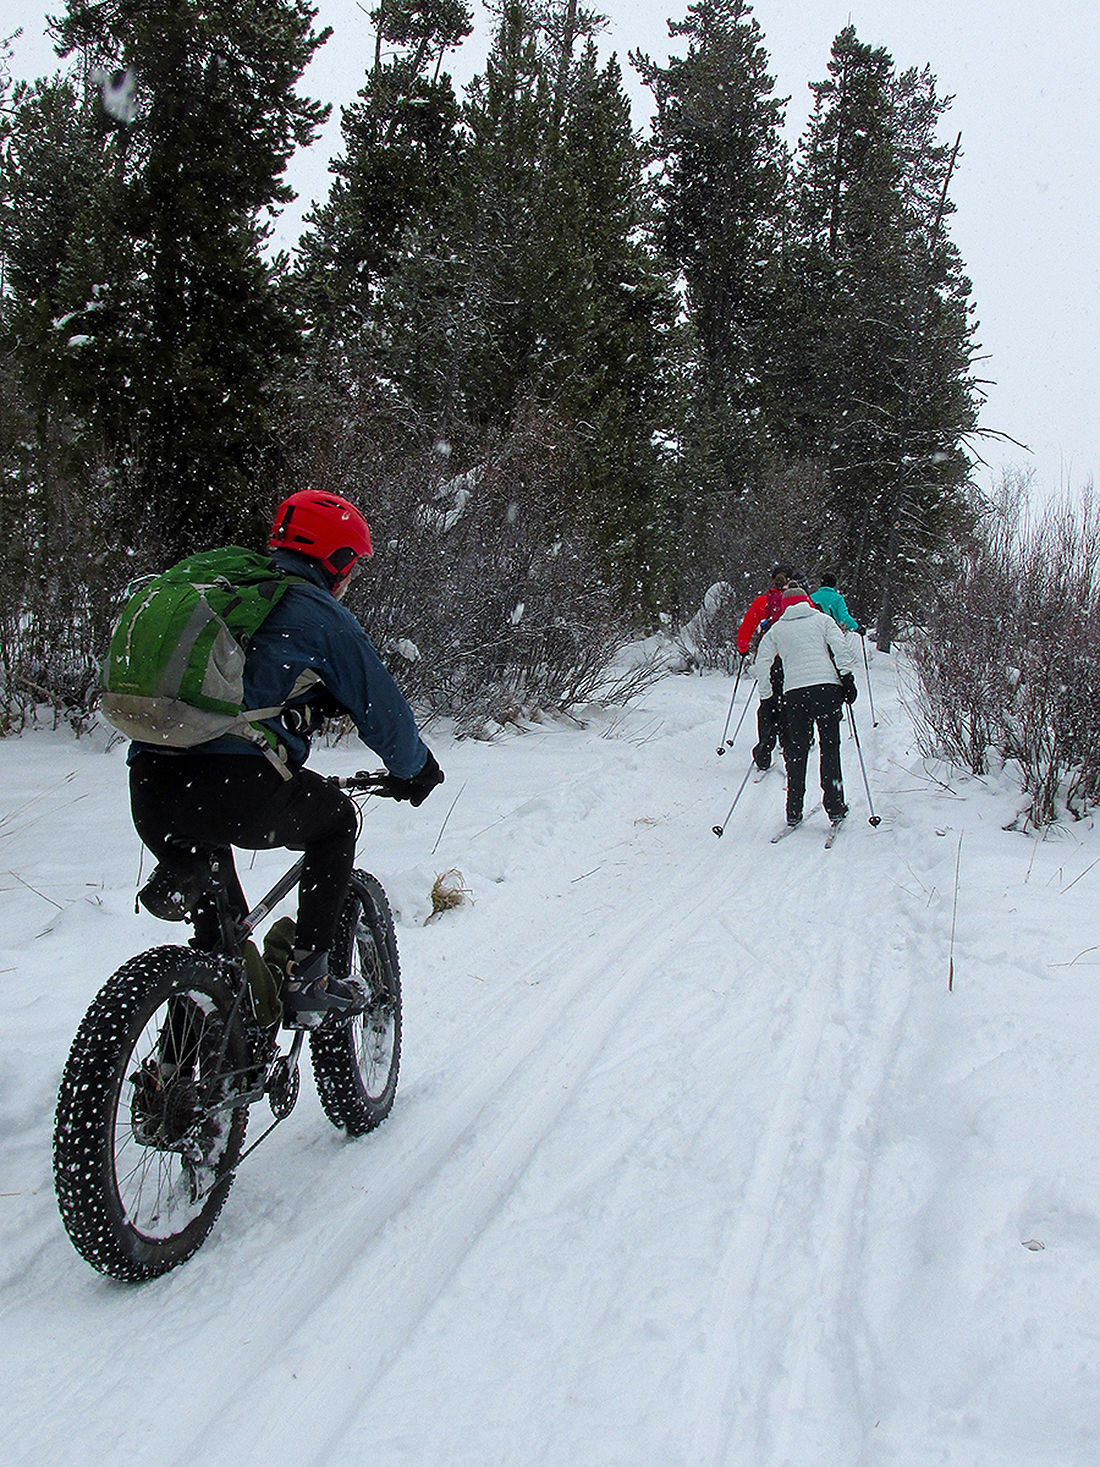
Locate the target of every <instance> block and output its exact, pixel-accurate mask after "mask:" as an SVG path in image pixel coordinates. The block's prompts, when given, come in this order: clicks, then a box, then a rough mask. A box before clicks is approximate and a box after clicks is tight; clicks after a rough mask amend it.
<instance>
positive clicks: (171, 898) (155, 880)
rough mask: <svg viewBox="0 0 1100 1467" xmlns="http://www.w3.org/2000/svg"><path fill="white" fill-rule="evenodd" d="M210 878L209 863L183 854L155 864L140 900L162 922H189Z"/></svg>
mask: <svg viewBox="0 0 1100 1467" xmlns="http://www.w3.org/2000/svg"><path fill="white" fill-rule="evenodd" d="M209 882H210V863H209V861H206V860H204V859H203V858H202V857H201V856H195V855H187V854H182V853H181V855H180V856H179V857H178V858H173V859H172V860H171V861H161V862H160V863H159V865H157V866H154V867H153V872H152V875H151V876H150V877H149V880H148V881H147V882H146V883H145V885H144V886H143V887H142V888H141V890H140V891H139V892H138V901H139V902H140V903H141V905H142V906H143V907H144V908H145V910H146V911H147V912H151V913H152V914H153V916H154V917H159V918H160V919H161V921H162V922H186V921H187V919H188V918H189V917H190V915H191V912H192V911H193V909H194V907H195V905H196V904H197V902H198V900H199V898H200V897H201V896H202V894H203V892H204V891H205V890H206V889H207V887H208V885H209Z"/></svg>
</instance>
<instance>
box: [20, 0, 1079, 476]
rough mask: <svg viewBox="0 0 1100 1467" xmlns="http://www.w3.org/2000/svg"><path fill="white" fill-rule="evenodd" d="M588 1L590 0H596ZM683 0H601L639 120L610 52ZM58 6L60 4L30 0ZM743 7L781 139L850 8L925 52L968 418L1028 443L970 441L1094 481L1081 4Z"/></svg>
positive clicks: (308, 175)
mask: <svg viewBox="0 0 1100 1467" xmlns="http://www.w3.org/2000/svg"><path fill="white" fill-rule="evenodd" d="M597 3H598V0H597ZM686 6H687V0H682V3H681V4H677V5H672V4H669V3H667V0H661V3H659V4H654V3H653V0H603V5H602V8H603V9H604V10H605V11H606V12H607V13H609V15H610V17H611V23H610V25H609V28H608V31H607V35H606V40H605V49H606V50H608V51H610V50H615V51H617V52H618V54H619V58H620V60H621V61H622V63H623V68H624V72H625V73H626V79H627V85H628V87H629V89H630V91H631V95H632V97H633V98H634V100H635V116H636V120H637V122H638V125H639V126H643V125H644V124H645V122H646V121H647V118H648V115H649V113H648V93H646V92H644V91H643V90H642V89H641V88H640V87H639V86H638V85H637V84H636V81H635V79H634V78H633V73H632V72H631V70H630V67H629V65H628V63H627V59H626V55H627V52H628V51H629V50H632V49H634V48H635V47H640V48H641V49H643V50H645V51H648V52H649V53H650V54H651V55H652V56H653V57H654V59H657V58H660V59H662V60H663V59H664V58H665V57H666V56H667V54H668V45H669V42H668V30H667V26H666V24H665V20H666V17H667V16H669V15H672V16H674V17H679V16H681V15H682V14H683V13H684V11H685V10H686ZM45 8H47V9H50V10H57V11H60V10H62V9H63V3H62V0H57V3H56V5H52V6H48V7H45ZM369 8H370V0H362V6H360V4H359V3H357V0H320V21H321V23H322V24H326V25H331V26H332V27H333V30H334V35H333V37H332V39H331V40H330V41H329V43H328V44H327V46H325V47H324V48H323V49H322V50H321V51H320V52H319V53H318V56H317V58H316V60H315V62H314V64H313V66H312V68H311V69H310V72H309V73H308V75H307V78H306V90H307V91H308V93H309V94H310V95H311V96H314V97H317V98H319V99H321V100H324V101H328V102H332V103H334V104H335V116H334V118H333V120H332V122H331V123H330V124H329V128H328V130H327V132H326V134H325V136H324V137H323V138H321V139H320V140H319V141H318V143H316V144H315V145H314V147H313V148H312V149H311V150H309V151H308V152H306V153H303V154H302V155H301V156H300V157H299V158H298V159H296V160H295V162H294V164H293V165H292V172H291V181H292V183H293V184H294V186H295V187H296V188H297V189H298V190H299V192H300V194H301V199H300V202H299V206H296V207H295V208H294V209H293V210H289V211H288V212H287V214H286V215H285V216H284V219H283V221H282V230H281V233H282V239H283V242H284V243H287V244H293V242H294V239H295V238H296V235H297V224H298V220H299V218H300V215H301V213H302V212H303V211H304V209H305V208H306V207H308V204H309V202H310V200H311V199H313V198H315V197H319V196H323V195H324V193H325V192H326V190H327V174H326V165H327V162H328V159H329V157H330V156H331V154H332V153H333V152H335V151H336V150H337V148H338V146H339V107H340V105H341V104H342V103H344V102H347V101H349V100H350V99H351V98H352V97H353V96H354V95H355V92H356V91H357V90H358V88H359V86H360V84H361V82H362V78H363V73H364V71H365V68H366V65H367V62H368V60H369V56H370V49H371V46H370V23H369V20H368V18H367V16H366V14H365V13H364V12H365V11H366V10H369ZM753 11H754V14H755V16H756V18H757V20H758V21H759V23H760V26H761V29H762V30H763V33H764V38H765V43H766V46H767V49H768V52H769V55H770V57H771V68H772V74H773V75H774V76H775V78H776V91H777V94H778V95H780V96H789V97H790V99H791V100H790V104H789V108H788V130H789V133H790V136H791V140H792V142H793V141H794V140H795V139H796V138H797V135H798V134H799V132H800V131H801V129H802V125H803V123H804V122H805V119H806V116H807V114H808V111H809V105H810V94H809V90H808V83H809V82H810V81H816V80H819V79H820V78H821V77H823V76H824V75H825V68H826V65H827V62H828V56H829V48H830V45H831V44H832V40H833V37H834V36H835V35H836V33H837V31H839V30H840V29H841V28H842V27H843V26H844V25H845V24H847V22H848V20H849V19H850V20H851V21H852V23H853V24H854V25H855V27H856V30H857V32H858V34H859V37H860V39H861V40H862V41H865V42H869V43H872V44H875V45H884V46H886V47H887V49H888V50H889V51H890V52H891V54H892V55H893V57H894V60H895V62H896V63H897V64H898V66H899V67H905V66H911V65H924V64H925V63H926V62H927V63H929V64H930V65H931V67H932V69H933V71H934V72H935V74H936V76H937V78H938V81H939V85H940V91H941V93H949V94H953V95H954V97H955V104H954V106H953V108H952V110H951V112H950V113H949V114H948V117H947V119H946V120H945V123H944V134H945V136H948V135H949V136H950V137H951V138H952V139H953V137H954V135H955V133H956V132H961V133H962V135H963V152H962V157H961V161H960V164H959V166H958V168H957V171H956V174H955V178H954V180H953V182H952V198H953V199H954V202H955V204H956V206H957V212H956V214H955V216H954V218H953V220H952V222H951V230H952V235H953V237H954V239H955V242H956V243H957V244H958V246H959V248H960V250H961V251H962V255H963V258H964V260H965V261H966V264H967V267H968V270H969V273H970V276H971V279H972V280H973V285H974V298H975V300H976V302H977V305H978V315H979V318H980V321H981V330H980V340H981V341H982V344H983V348H984V353H985V355H986V356H987V357H988V360H987V361H986V362H984V363H983V365H982V375H984V376H988V377H990V378H992V379H994V383H993V385H991V386H990V387H989V388H988V389H987V391H988V401H987V403H986V407H985V409H984V411H983V414H982V426H983V427H985V428H989V429H996V430H999V431H1002V432H1005V433H1008V434H1010V435H1011V436H1012V437H1013V438H1015V439H1018V440H1020V441H1021V442H1022V443H1025V444H1026V445H1027V446H1028V448H1029V449H1030V450H1031V451H1030V453H1025V452H1023V451H1022V450H1020V449H1017V448H1015V447H1013V446H1012V445H1006V446H999V445H997V444H995V443H984V444H979V445H977V447H978V449H979V451H980V452H981V453H982V454H983V456H984V457H985V458H987V459H988V460H989V461H990V464H991V466H992V467H991V470H990V472H989V473H984V474H983V475H982V477H983V478H984V479H985V480H986V481H988V480H989V478H990V477H991V476H993V475H995V474H996V473H997V472H998V471H999V468H1000V466H1001V465H1003V464H1020V465H1022V466H1030V467H1031V468H1033V469H1034V471H1035V476H1036V485H1037V488H1039V489H1040V490H1041V491H1043V492H1044V494H1049V493H1052V492H1055V491H1057V490H1058V489H1059V488H1061V487H1067V488H1070V489H1073V490H1075V491H1077V490H1080V489H1081V488H1082V487H1083V486H1084V484H1085V483H1086V482H1087V481H1088V480H1090V479H1091V480H1093V481H1095V482H1096V483H1098V484H1100V421H1098V419H1100V408H1098V402H1100V392H1098V383H1100V345H1098V340H1097V329H1098V320H1097V317H1098V311H1097V295H1098V286H1100V183H1098V181H1097V180H1098V176H1100V107H1098V105H1097V86H1098V78H1100V24H1098V23H1097V20H1096V17H1095V14H1094V12H1093V6H1092V0H1062V3H1061V4H1059V5H1057V6H1050V7H1042V8H1041V10H1040V8H1039V7H1036V6H1035V5H1034V4H1033V3H1032V0H1028V3H1025V0H923V3H922V4H921V5H920V6H919V7H917V6H915V5H913V4H912V0H856V3H849V0H837V3H832V0H757V3H756V4H755V5H754V7H753ZM40 13H41V12H40V11H39V10H38V7H37V5H34V6H28V5H26V4H25V3H23V0H0V33H2V34H8V33H10V32H12V31H14V30H15V29H16V27H17V26H19V25H22V26H23V28H24V36H23V37H22V39H21V40H20V41H19V42H17V43H16V53H15V66H16V71H17V74H23V75H40V74H43V73H44V72H47V71H49V70H51V69H52V66H53V60H52V58H51V53H50V51H49V48H48V46H47V44H46V42H45V40H44V38H43V30H42V24H41V21H40V20H39V19H38V15H39V14H40ZM475 24H476V29H475V33H474V36H473V38H472V39H471V41H470V42H469V43H468V44H467V46H466V48H465V50H464V52H463V53H462V55H461V56H459V57H458V58H457V60H456V63H455V65H454V66H453V67H452V73H453V75H454V77H455V80H456V82H457V83H459V84H460V85H462V84H465V83H466V82H467V81H468V80H469V79H470V77H471V76H472V75H474V74H475V72H476V71H477V70H479V69H480V66H481V64H482V63H483V61H484V58H485V54H486V51H487V49H488V46H489V42H490V31H489V22H488V21H487V19H486V18H485V12H484V11H483V10H482V9H481V8H480V6H479V8H478V10H477V11H476V22H475Z"/></svg>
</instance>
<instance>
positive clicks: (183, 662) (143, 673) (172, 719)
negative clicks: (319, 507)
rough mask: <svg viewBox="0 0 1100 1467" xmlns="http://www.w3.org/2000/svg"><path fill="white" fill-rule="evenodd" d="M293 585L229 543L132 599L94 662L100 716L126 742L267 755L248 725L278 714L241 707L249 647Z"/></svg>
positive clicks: (266, 733) (267, 744)
mask: <svg viewBox="0 0 1100 1467" xmlns="http://www.w3.org/2000/svg"><path fill="white" fill-rule="evenodd" d="M295 583H296V578H295V577H293V576H286V575H284V574H283V572H282V571H280V570H279V568H278V567H277V566H276V565H275V563H274V561H272V560H271V559H270V558H269V557H268V556H266V555H257V554H256V553H255V552H254V551H252V550H242V549H241V548H240V547H239V546H236V545H230V546H227V547H226V548H225V549H222V550H207V551H203V552H202V553H201V554H199V555H192V556H189V557H188V558H187V559H186V560H181V561H180V563H179V564H178V565H174V566H172V568H171V569H170V570H167V571H165V572H164V574H163V575H160V576H156V577H155V578H154V579H153V580H152V581H151V582H149V583H148V584H147V585H145V586H143V587H142V588H141V589H140V590H138V591H135V592H134V593H133V595H131V596H130V598H129V599H128V600H127V602H126V604H125V606H124V607H123V608H122V614H121V616H120V617H119V619H118V621H117V623H116V624H115V629H114V631H113V633H112V634H111V645H110V647H109V648H108V651H107V657H106V660H105V662H104V664H103V669H102V675H103V693H102V696H101V698H100V708H101V710H102V712H103V716H104V718H106V719H107V721H108V723H111V724H113V725H114V727H115V728H117V729H118V730H119V731H120V732H121V733H124V734H126V735H127V736H128V737H129V738H131V739H137V740H139V741H140V742H141V743H145V744H163V745H164V746H165V747H167V748H171V749H188V748H191V747H192V746H193V745H195V744H203V743H206V742H207V740H208V739H216V738H221V737H222V736H223V735H224V734H233V735H235V736H236V737H238V738H246V739H251V740H252V741H253V742H255V743H258V744H261V745H262V746H263V748H264V751H265V752H266V753H268V754H269V755H270V757H271V758H272V759H273V760H274V761H275V762H276V763H277V764H281V761H280V760H279V759H278V756H277V755H276V754H275V752H274V745H275V743H276V740H275V738H274V736H273V735H272V734H271V732H270V730H268V729H263V728H260V727H258V726H257V725H258V723H259V721H260V720H261V719H265V718H274V717H275V716H276V715H277V714H278V713H280V712H281V711H282V709H281V707H279V708H248V709H246V708H245V706H244V656H245V648H246V647H247V645H248V642H249V639H250V638H251V637H252V636H253V635H254V633H255V632H256V630H257V628H258V627H260V626H262V625H263V622H264V620H265V618H266V617H267V616H268V614H269V613H270V612H271V610H272V608H273V607H274V606H276V605H277V604H278V603H279V601H280V600H281V599H282V596H283V593H284V592H285V591H286V589H287V587H288V586H290V585H293V584H295Z"/></svg>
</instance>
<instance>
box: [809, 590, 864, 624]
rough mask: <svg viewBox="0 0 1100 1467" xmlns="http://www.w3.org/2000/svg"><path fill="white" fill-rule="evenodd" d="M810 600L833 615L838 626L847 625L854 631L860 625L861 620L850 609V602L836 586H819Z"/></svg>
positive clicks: (821, 609)
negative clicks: (857, 619)
mask: <svg viewBox="0 0 1100 1467" xmlns="http://www.w3.org/2000/svg"><path fill="white" fill-rule="evenodd" d="M810 600H811V601H812V602H813V603H814V605H815V606H816V607H817V608H818V610H819V611H823V612H825V614H826V616H831V617H832V619H833V620H834V621H835V622H836V624H837V625H838V626H842V627H847V628H848V630H849V631H850V632H854V631H855V629H856V627H858V626H859V622H858V621H856V619H855V617H854V616H853V615H852V613H851V612H850V611H849V610H848V603H847V602H846V601H845V599H844V597H843V596H842V595H841V594H840V592H839V591H837V590H835V589H834V587H832V586H820V587H818V589H817V590H816V591H815V592H814V593H813V595H812V596H811V597H810Z"/></svg>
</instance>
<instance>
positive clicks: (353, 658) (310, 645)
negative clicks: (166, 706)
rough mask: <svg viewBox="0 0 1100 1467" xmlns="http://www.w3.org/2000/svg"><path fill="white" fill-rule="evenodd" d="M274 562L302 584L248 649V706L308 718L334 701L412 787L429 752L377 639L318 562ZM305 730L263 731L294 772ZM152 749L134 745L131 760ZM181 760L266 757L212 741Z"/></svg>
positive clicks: (302, 757) (230, 741)
mask: <svg viewBox="0 0 1100 1467" xmlns="http://www.w3.org/2000/svg"><path fill="white" fill-rule="evenodd" d="M272 559H273V560H274V561H275V563H276V565H278V566H279V568H280V569H281V570H284V571H286V572H287V574H288V575H291V576H293V577H295V580H294V581H293V582H292V583H291V585H289V586H288V587H287V589H286V591H285V592H284V593H283V596H282V599H281V600H280V601H279V603H278V605H277V606H276V607H275V608H274V610H273V611H272V612H271V613H270V614H269V615H268V617H267V619H266V620H265V621H264V623H263V625H262V626H261V627H260V629H259V630H258V631H257V632H256V633H255V635H254V636H253V638H252V640H251V641H250V642H249V644H248V650H247V652H246V654H245V663H244V701H245V706H246V707H248V708H273V707H277V706H280V705H282V704H284V703H289V705H290V708H291V709H298V710H301V709H303V708H308V707H309V705H310V704H316V703H317V702H318V701H319V700H320V699H321V698H322V697H323V696H324V694H326V693H327V695H328V697H329V698H330V699H335V701H336V702H337V703H339V704H340V706H341V708H343V709H344V711H345V712H346V713H348V714H349V715H350V716H351V718H352V720H353V721H354V723H355V727H356V729H357V730H358V732H359V737H360V738H361V739H362V740H363V742H364V743H365V744H366V745H367V747H368V748H370V749H373V750H374V752H375V753H376V754H377V755H378V756H379V757H380V758H381V759H382V761H383V763H384V764H385V766H386V768H387V769H388V770H389V771H390V773H391V774H395V775H397V777H398V779H412V777H413V776H414V775H416V774H419V773H420V771H421V769H423V767H424V762H425V760H426V759H427V757H428V750H427V747H426V745H425V744H424V743H422V742H421V739H420V735H419V733H418V732H417V728H416V719H415V716H414V714H413V711H412V709H411V708H410V707H409V705H408V703H407V702H406V701H405V698H404V696H403V695H402V693H401V691H400V689H399V688H398V686H397V684H396V683H395V682H394V680H393V678H392V677H391V676H390V674H389V673H388V672H387V671H386V668H385V667H384V666H383V664H382V660H381V658H380V657H379V656H378V653H377V652H376V651H375V650H374V645H373V643H372V642H371V640H370V638H369V637H368V636H367V634H366V632H365V631H364V630H363V628H362V627H361V626H360V625H359V623H358V621H357V620H356V619H355V617H354V616H353V615H352V613H351V612H350V611H349V610H348V609H347V608H346V607H345V606H343V605H341V603H340V602H339V601H337V600H336V598H335V597H334V596H333V595H332V593H331V592H330V591H329V589H328V585H327V583H326V581H325V577H324V573H323V571H322V570H321V569H320V567H319V566H317V565H316V563H315V562H313V561H311V560H310V559H309V558H308V557H306V556H304V555H297V554H295V553H294V552H293V551H289V550H277V551H276V552H275V554H274V555H273V556H272ZM303 582H305V583H306V584H302V583H303ZM299 722H300V720H297V719H296V718H295V716H294V714H293V713H291V714H290V718H289V720H288V718H287V714H286V713H284V714H283V716H282V717H280V718H278V719H270V720H268V721H267V722H266V723H265V724H264V727H265V728H270V729H271V730H272V731H273V732H274V733H275V735H276V737H277V738H278V741H279V743H280V745H281V746H282V749H283V750H285V754H286V760H287V763H288V764H290V765H291V766H293V767H298V766H300V765H302V764H304V763H305V762H306V760H307V759H308V757H309V747H310V736H309V731H308V729H306V728H300V727H298V726H297V724H298V723H299ZM288 725H289V726H288ZM150 747H151V746H150V745H148V744H133V745H131V753H134V752H137V751H139V750H143V749H148V748H150ZM156 752H158V753H160V752H163V750H159V749H158V750H157V751H156ZM174 752H178V753H181V754H187V753H196V754H222V753H233V754H251V755H254V756H255V757H256V758H262V757H263V752H262V750H261V749H259V748H258V747H257V746H256V745H255V744H252V743H249V742H248V741H247V740H245V739H236V738H221V739H211V740H210V741H209V742H207V743H205V744H197V745H196V746H195V747H194V749H191V750H187V749H181V750H178V751H174Z"/></svg>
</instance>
